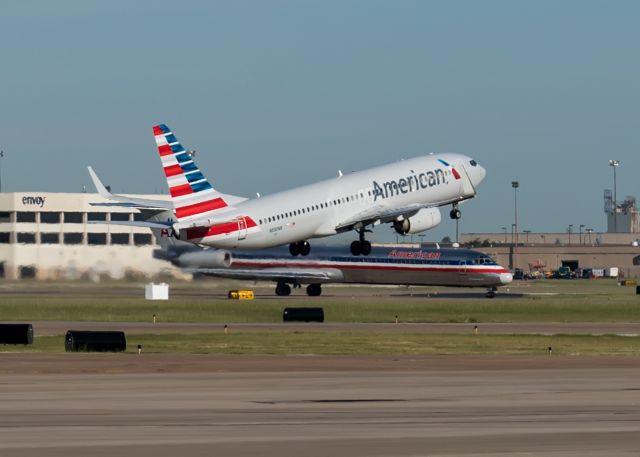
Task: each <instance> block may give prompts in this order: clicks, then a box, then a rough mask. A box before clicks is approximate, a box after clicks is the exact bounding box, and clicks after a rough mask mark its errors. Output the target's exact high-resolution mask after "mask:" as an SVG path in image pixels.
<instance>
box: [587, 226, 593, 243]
mask: <svg viewBox="0 0 640 457" xmlns="http://www.w3.org/2000/svg"><path fill="white" fill-rule="evenodd" d="M587 233H588V234H589V244H591V234H592V233H593V229H591V228H588V229H587Z"/></svg>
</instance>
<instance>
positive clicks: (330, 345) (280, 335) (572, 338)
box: [0, 331, 640, 356]
mask: <svg viewBox="0 0 640 457" xmlns="http://www.w3.org/2000/svg"><path fill="white" fill-rule="evenodd" d="M138 344H141V345H142V346H143V351H144V353H192V354H236V355H240V354H246V355H541V356H548V355H549V351H548V348H549V347H551V348H552V355H573V356H580V355H588V356H604V355H607V356H610V355H616V356H639V355H640V337H633V336H619V335H601V336H600V335H599V336H593V335H553V336H547V335H471V334H463V335H461V334H432V333H430V334H425V333H402V334H397V333H363V332H329V333H326V332H314V331H308V332H306V331H305V332H301V331H289V332H231V333H228V334H224V333H223V332H215V333H214V332H208V333H195V334H179V333H171V334H162V335H159V334H136V335H130V336H129V337H128V352H130V353H135V352H137V346H138ZM0 350H4V351H6V352H48V353H60V352H64V337H63V336H62V335H59V336H45V337H37V338H36V340H35V343H34V345H32V346H4V347H1V346H0Z"/></svg>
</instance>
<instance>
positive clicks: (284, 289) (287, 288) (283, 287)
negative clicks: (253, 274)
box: [276, 282, 291, 297]
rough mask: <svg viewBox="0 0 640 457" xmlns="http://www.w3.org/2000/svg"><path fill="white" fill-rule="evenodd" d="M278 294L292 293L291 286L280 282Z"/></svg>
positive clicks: (281, 295)
mask: <svg viewBox="0 0 640 457" xmlns="http://www.w3.org/2000/svg"><path fill="white" fill-rule="evenodd" d="M276 295H277V296H279V297H286V296H287V295H291V287H290V286H289V284H285V283H281V282H279V283H278V285H277V286H276Z"/></svg>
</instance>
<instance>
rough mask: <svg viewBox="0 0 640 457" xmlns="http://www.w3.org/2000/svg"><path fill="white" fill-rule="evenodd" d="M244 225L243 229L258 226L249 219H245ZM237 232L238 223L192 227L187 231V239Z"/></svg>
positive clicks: (238, 228)
mask: <svg viewBox="0 0 640 457" xmlns="http://www.w3.org/2000/svg"><path fill="white" fill-rule="evenodd" d="M245 225H246V227H245V229H250V228H252V227H256V226H257V225H258V224H256V223H255V221H254V220H253V219H251V218H250V217H245ZM238 230H240V222H239V221H231V222H225V223H224V224H216V225H212V226H210V227H194V228H190V229H187V239H188V240H193V239H198V238H205V237H208V236H217V235H228V234H229V233H234V232H237V231H238Z"/></svg>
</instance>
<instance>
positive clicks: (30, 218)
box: [16, 211, 36, 222]
mask: <svg viewBox="0 0 640 457" xmlns="http://www.w3.org/2000/svg"><path fill="white" fill-rule="evenodd" d="M35 221H36V213H32V212H26V211H18V213H17V214H16V222H35Z"/></svg>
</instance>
